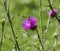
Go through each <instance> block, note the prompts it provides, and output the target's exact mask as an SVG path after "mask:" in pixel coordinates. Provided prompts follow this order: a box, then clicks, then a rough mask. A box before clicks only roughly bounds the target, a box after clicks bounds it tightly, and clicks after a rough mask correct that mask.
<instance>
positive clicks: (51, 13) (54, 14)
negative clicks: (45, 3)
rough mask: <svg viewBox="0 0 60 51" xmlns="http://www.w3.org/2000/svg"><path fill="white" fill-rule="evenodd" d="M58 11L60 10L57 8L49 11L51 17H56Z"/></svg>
mask: <svg viewBox="0 0 60 51" xmlns="http://www.w3.org/2000/svg"><path fill="white" fill-rule="evenodd" d="M57 13H58V10H57V9H53V11H52V10H50V11H49V13H48V15H49V16H50V17H54V16H56V15H57Z"/></svg>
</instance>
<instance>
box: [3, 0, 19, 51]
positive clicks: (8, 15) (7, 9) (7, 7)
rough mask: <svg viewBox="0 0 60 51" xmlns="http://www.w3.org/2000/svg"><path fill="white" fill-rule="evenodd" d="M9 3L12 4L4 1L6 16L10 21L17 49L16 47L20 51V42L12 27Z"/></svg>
mask: <svg viewBox="0 0 60 51" xmlns="http://www.w3.org/2000/svg"><path fill="white" fill-rule="evenodd" d="M7 1H9V2H10V0H4V8H5V10H6V15H7V17H8V20H9V23H10V26H11V30H12V34H13V37H14V41H15V47H16V49H18V51H20V48H19V45H18V41H17V37H16V35H15V32H14V29H13V26H12V21H11V19H10V12H9V2H7Z"/></svg>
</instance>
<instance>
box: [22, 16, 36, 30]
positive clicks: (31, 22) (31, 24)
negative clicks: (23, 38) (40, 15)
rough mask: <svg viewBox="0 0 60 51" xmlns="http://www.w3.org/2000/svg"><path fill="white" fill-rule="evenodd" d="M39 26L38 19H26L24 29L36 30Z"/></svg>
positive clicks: (31, 17)
mask: <svg viewBox="0 0 60 51" xmlns="http://www.w3.org/2000/svg"><path fill="white" fill-rule="evenodd" d="M36 26H37V19H36V18H35V17H33V16H30V17H28V18H26V19H25V20H24V22H23V28H24V29H25V30H34V29H35V28H36Z"/></svg>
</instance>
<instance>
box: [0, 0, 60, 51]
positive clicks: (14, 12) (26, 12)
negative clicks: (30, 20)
mask: <svg viewBox="0 0 60 51" xmlns="http://www.w3.org/2000/svg"><path fill="white" fill-rule="evenodd" d="M3 2H4V1H3V0H0V39H1V34H2V19H5V17H6V12H5V9H4V5H3ZM51 3H52V6H53V8H55V9H58V16H59V15H60V2H59V0H51ZM48 5H49V4H48V1H47V0H42V27H43V31H44V30H45V28H46V25H47V21H48V12H49V10H50V9H49V7H47V6H48ZM9 10H10V15H11V20H12V23H13V28H14V31H15V34H16V36H17V37H18V42H19V46H20V48H21V51H39V50H38V49H37V48H38V47H39V42H38V38H37V33H36V31H27V32H26V31H25V30H23V28H22V23H23V20H24V17H23V16H25V17H29V16H35V17H36V18H37V22H38V27H37V28H38V30H39V33H40V35H41V26H40V10H41V8H40V0H10V5H9ZM50 21H51V23H50V25H49V28H48V32H47V33H46V34H44V40H45V43H44V50H45V51H48V49H52V47H53V45H54V36H53V34H54V32H55V31H56V27H57V31H58V32H59V37H58V38H59V39H58V43H57V45H56V51H60V25H59V23H58V22H57V20H56V19H51V20H50ZM57 24H58V25H57ZM26 33H28V34H29V35H30V37H28V36H27V34H26ZM4 36H6V37H7V38H10V39H11V40H13V36H12V32H11V28H10V25H9V22H8V19H7V20H6V24H5V28H4ZM34 46H35V47H34ZM13 47H14V44H13V43H12V42H11V41H10V40H9V39H6V38H4V39H3V44H2V51H12V49H13Z"/></svg>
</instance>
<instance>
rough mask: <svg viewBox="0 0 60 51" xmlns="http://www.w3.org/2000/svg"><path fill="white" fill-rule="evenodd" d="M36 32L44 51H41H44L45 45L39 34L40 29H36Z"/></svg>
mask: <svg viewBox="0 0 60 51" xmlns="http://www.w3.org/2000/svg"><path fill="white" fill-rule="evenodd" d="M36 32H37V35H38V40H39V43H40V44H41V47H42V50H41V51H44V47H43V43H42V41H41V38H40V35H39V32H38V29H36Z"/></svg>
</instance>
